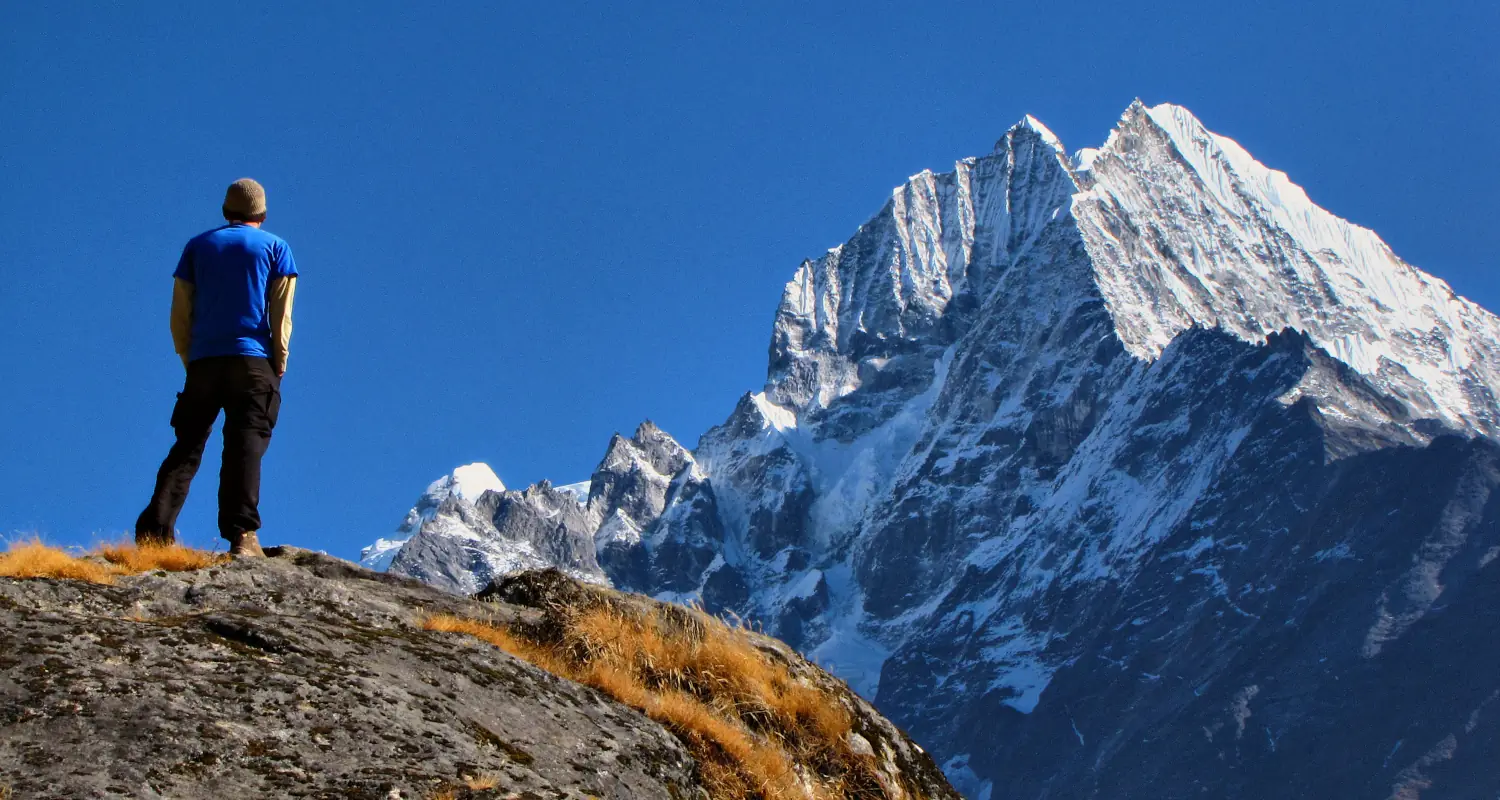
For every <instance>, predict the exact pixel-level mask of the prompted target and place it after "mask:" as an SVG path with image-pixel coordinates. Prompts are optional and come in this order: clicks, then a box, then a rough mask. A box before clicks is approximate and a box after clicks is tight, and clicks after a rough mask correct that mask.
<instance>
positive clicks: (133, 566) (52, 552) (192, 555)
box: [0, 539, 228, 584]
mask: <svg viewBox="0 0 1500 800" xmlns="http://www.w3.org/2000/svg"><path fill="white" fill-rule="evenodd" d="M227 559H228V556H227V555H224V554H221V553H211V552H209V551H207V550H196V549H193V548H191V547H183V546H182V545H176V544H172V545H149V546H146V547H137V546H136V545H134V544H130V543H126V542H120V543H114V544H105V545H100V546H99V547H98V548H96V549H95V550H93V551H92V552H89V553H85V554H82V555H75V554H73V553H70V552H68V551H66V550H63V549H62V548H60V547H51V546H48V545H46V544H43V543H42V541H41V540H40V539H28V540H25V541H20V542H12V543H11V544H10V546H9V547H8V548H7V549H6V551H5V552H4V553H0V578H59V579H64V580H75V581H87V582H88V583H104V584H107V583H113V582H114V579H115V578H117V577H120V576H122V575H139V574H141V573H143V572H151V571H152V570H158V569H160V570H166V571H168V572H186V571H188V570H195V569H202V568H204V567H208V566H212V565H214V564H217V563H220V562H222V561H225V560H227Z"/></svg>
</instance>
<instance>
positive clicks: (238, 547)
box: [228, 531, 266, 558]
mask: <svg viewBox="0 0 1500 800" xmlns="http://www.w3.org/2000/svg"><path fill="white" fill-rule="evenodd" d="M228 538H229V554H230V555H232V556H235V557H238V558H265V557H266V551H264V550H262V549H260V537H258V536H256V535H255V531H241V532H240V533H236V534H233V535H231V536H230V537H228Z"/></svg>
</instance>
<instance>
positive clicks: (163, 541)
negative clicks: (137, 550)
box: [135, 531, 177, 547]
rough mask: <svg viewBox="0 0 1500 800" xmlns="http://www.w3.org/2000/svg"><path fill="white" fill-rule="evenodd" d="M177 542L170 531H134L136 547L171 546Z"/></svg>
mask: <svg viewBox="0 0 1500 800" xmlns="http://www.w3.org/2000/svg"><path fill="white" fill-rule="evenodd" d="M176 543H177V537H176V536H173V535H172V534H170V533H158V532H156V531H136V532H135V546H136V547H171V546H172V545H174V544H176Z"/></svg>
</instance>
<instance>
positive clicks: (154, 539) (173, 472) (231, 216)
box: [135, 178, 297, 556]
mask: <svg viewBox="0 0 1500 800" xmlns="http://www.w3.org/2000/svg"><path fill="white" fill-rule="evenodd" d="M223 211H224V220H225V221H226V222H228V223H229V224H228V225H225V226H223V227H221V228H215V229H213V230H211V231H208V232H206V233H202V234H199V235H197V236H194V237H193V238H192V239H191V240H190V241H189V242H188V243H187V246H186V247H184V248H183V249H182V258H180V259H178V262H177V269H176V271H175V272H173V273H172V274H173V280H172V315H171V320H172V345H173V347H174V348H175V349H176V350H177V355H178V356H179V357H181V358H182V365H183V367H185V368H186V370H187V380H186V382H185V383H184V385H183V388H182V391H181V392H179V393H178V394H177V404H176V405H175V406H174V407H173V408H172V418H171V425H172V428H173V430H174V431H175V432H176V434H177V441H176V443H175V444H173V445H172V449H171V450H170V451H168V453H167V457H166V459H165V460H164V461H162V464H161V469H160V470H158V471H157V473H156V486H155V488H154V489H153V490H152V492H151V501H150V502H149V503H147V504H146V508H145V510H144V511H142V512H141V515H140V516H139V517H137V518H136V521H135V540H136V543H137V544H141V545H161V544H170V543H171V542H173V541H175V539H176V535H177V515H178V514H179V513H180V512H181V511H182V504H183V503H184V502H186V501H187V494H188V488H189V486H190V485H191V484H192V482H193V476H194V475H196V474H197V473H198V465H199V463H200V462H201V461H202V460H203V448H204V446H205V445H207V444H208V437H209V435H210V434H211V433H212V432H213V426H214V421H215V420H217V419H218V417H219V414H220V413H223V414H224V459H223V464H222V466H221V467H220V470H219V533H220V535H222V536H223V537H224V538H225V539H227V540H229V552H230V553H231V554H233V555H238V556H258V555H263V553H262V552H261V548H260V539H259V536H258V531H259V530H260V523H261V519H260V462H261V458H262V456H264V455H265V453H266V448H267V447H268V446H269V445H270V443H271V431H272V430H273V429H274V428H275V427H276V420H277V417H278V416H279V414H280V411H281V376H282V375H284V374H286V364H287V353H288V348H289V347H290V343H291V338H292V300H293V296H294V294H295V292H296V284H297V265H296V263H295V262H293V261H292V249H291V248H290V247H288V246H287V243H286V242H284V241H282V239H281V237H279V236H276V235H274V234H271V233H267V232H266V231H263V230H261V229H260V225H261V223H263V222H265V219H266V190H265V188H264V187H262V186H261V185H260V184H259V183H257V182H255V181H253V180H251V179H249V178H241V179H239V180H237V181H235V182H234V183H232V184H230V185H229V190H228V191H227V192H225V193H224V206H223Z"/></svg>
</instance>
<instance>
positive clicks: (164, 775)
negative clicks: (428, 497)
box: [0, 548, 697, 800]
mask: <svg viewBox="0 0 1500 800" xmlns="http://www.w3.org/2000/svg"><path fill="white" fill-rule="evenodd" d="M279 552H280V556H281V557H279V558H271V559H267V560H264V561H259V562H256V561H237V562H234V563H232V564H228V565H225V566H220V567H214V568H212V569H209V570H205V571H203V572H200V573H182V574H173V575H165V576H142V577H137V578H130V579H124V580H121V581H120V583H119V584H118V585H116V586H107V587H106V586H93V585H87V584H78V583H74V582H69V581H45V580H36V581H14V580H8V579H6V580H0V787H8V788H9V789H10V790H12V791H13V792H14V796H15V797H17V798H33V797H35V798H43V797H59V798H60V797H122V798H124V797H129V798H135V797H142V798H144V797H328V798H332V797H340V798H344V797H366V798H371V799H372V800H376V799H378V800H385V799H386V798H396V797H402V798H422V797H427V796H429V795H431V794H432V793H434V792H436V791H437V790H439V789H440V788H442V787H444V786H458V787H460V788H462V787H463V786H464V784H463V783H462V781H461V780H460V779H461V778H462V777H463V776H471V777H473V776H481V775H488V776H494V777H495V778H496V779H497V782H498V788H497V789H494V790H490V791H486V792H474V793H471V794H467V795H465V796H473V797H496V798H499V797H515V796H532V797H541V796H546V797H569V798H580V800H581V799H582V798H585V797H611V798H615V797H619V798H660V799H661V800H669V799H675V800H681V798H690V797H694V796H695V793H696V791H697V789H696V782H695V779H694V777H693V771H694V767H693V763H692V760H691V759H690V758H689V757H688V756H687V754H686V752H685V750H684V749H683V748H682V746H681V744H680V743H679V742H678V741H677V740H676V739H675V738H674V737H673V736H672V735H671V734H669V733H667V732H666V731H665V730H663V729H662V728H661V727H660V726H659V725H657V724H656V723H654V722H652V721H650V720H648V719H646V718H645V717H644V716H642V715H640V714H638V713H636V712H635V711H633V710H631V709H629V708H626V707H624V706H621V705H619V704H618V703H615V702H614V701H612V700H610V699H608V698H606V697H604V696H602V695H600V694H598V693H597V692H595V691H593V690H591V689H587V688H585V687H582V686H578V685H577V684H573V683H571V682H569V681H565V680H562V679H559V678H556V677H554V676H552V675H549V674H547V673H545V672H542V671H541V670H538V669H536V668H534V667H532V666H530V665H529V664H526V663H525V662H522V661H519V660H517V659H514V658H511V657H510V656H508V655H506V654H505V653H503V652H501V651H499V650H497V649H495V648H493V647H491V646H489V645H487V644H482V643H477V642H475V641H473V640H470V639H467V638H466V637H462V636H458V635H454V634H441V633H433V632H427V631H423V630H420V629H419V628H418V627H417V626H416V622H417V617H418V615H419V614H420V613H422V611H427V612H450V613H456V614H465V615H473V614H479V613H487V614H490V615H498V616H499V617H501V618H506V617H514V616H515V615H516V614H518V613H524V612H521V611H519V610H517V609H514V608H512V607H510V606H504V605H496V604H485V605H481V604H477V603H474V602H472V601H467V600H460V599H458V598H455V597H452V596H450V595H444V594H441V593H439V592H437V591H434V590H432V589H430V588H427V587H425V586H422V585H420V584H416V583H415V582H409V581H405V580H400V579H396V578H392V577H387V576H384V575H381V574H378V573H372V572H369V571H366V570H362V569H359V568H357V567H353V566H352V565H348V564H345V563H343V562H338V561H335V560H333V559H329V558H327V557H326V556H320V555H316V554H313V553H309V552H305V551H293V550H291V549H290V548H286V549H283V550H282V551H279Z"/></svg>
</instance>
